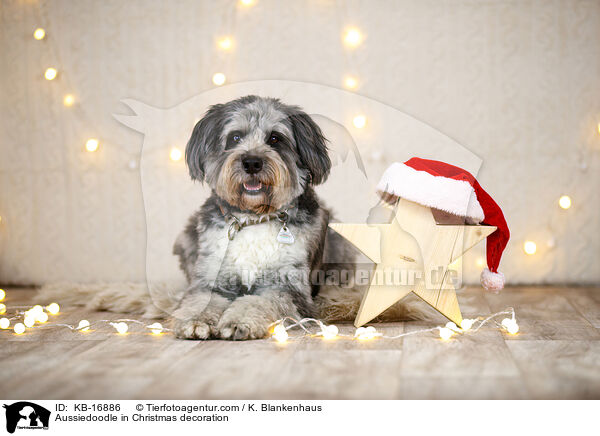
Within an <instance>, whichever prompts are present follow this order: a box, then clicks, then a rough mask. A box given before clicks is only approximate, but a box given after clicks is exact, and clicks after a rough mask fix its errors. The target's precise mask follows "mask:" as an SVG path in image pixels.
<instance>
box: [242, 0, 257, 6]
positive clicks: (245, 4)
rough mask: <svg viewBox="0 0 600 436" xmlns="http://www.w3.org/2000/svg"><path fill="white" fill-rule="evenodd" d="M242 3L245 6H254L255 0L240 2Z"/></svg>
mask: <svg viewBox="0 0 600 436" xmlns="http://www.w3.org/2000/svg"><path fill="white" fill-rule="evenodd" d="M240 3H241V4H243V5H244V6H252V5H253V4H254V0H240Z"/></svg>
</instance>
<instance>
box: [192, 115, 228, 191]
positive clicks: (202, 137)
mask: <svg viewBox="0 0 600 436" xmlns="http://www.w3.org/2000/svg"><path fill="white" fill-rule="evenodd" d="M223 110H224V105H222V104H216V105H214V106H211V107H210V108H209V109H208V111H207V112H206V114H205V115H204V117H203V118H202V119H201V120H200V121H198V123H196V126H195V127H194V131H193V132H192V136H191V137H190V140H189V141H188V143H187V146H186V148H185V161H186V163H187V166H188V170H189V172H190V177H191V178H192V180H199V181H203V180H204V175H205V173H204V162H205V161H206V158H207V156H208V155H209V154H210V153H216V152H217V151H218V150H219V140H220V135H221V132H222V131H223V122H224V119H223V118H224V117H223V116H222V115H223V114H222V112H223Z"/></svg>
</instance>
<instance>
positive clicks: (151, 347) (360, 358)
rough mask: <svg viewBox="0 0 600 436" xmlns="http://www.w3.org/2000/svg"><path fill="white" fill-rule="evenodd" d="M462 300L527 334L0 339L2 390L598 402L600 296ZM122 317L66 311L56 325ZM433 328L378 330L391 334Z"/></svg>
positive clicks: (16, 394) (468, 308) (10, 301)
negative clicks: (507, 315) (513, 316)
mask: <svg viewBox="0 0 600 436" xmlns="http://www.w3.org/2000/svg"><path fill="white" fill-rule="evenodd" d="M6 291H7V298H6V301H5V303H6V304H7V306H9V307H11V306H15V305H23V304H34V303H35V301H33V300H32V296H33V291H32V290H25V289H10V288H9V289H7V290H6ZM459 301H460V304H461V308H462V310H463V315H464V316H465V317H467V318H468V317H473V316H475V315H485V314H489V313H493V312H496V311H500V310H502V309H503V308H505V307H507V306H513V307H514V308H515V310H516V313H517V319H518V322H519V326H520V329H521V331H520V333H519V334H517V335H515V336H508V335H507V334H505V333H502V332H500V331H498V330H496V329H493V328H490V329H485V330H482V331H480V332H479V333H478V334H476V335H473V336H461V337H458V338H456V337H455V338H453V339H452V340H450V341H449V342H442V341H441V340H440V339H439V337H438V336H437V335H436V334H434V333H429V334H424V335H418V336H409V337H406V338H402V339H398V340H393V341H392V340H372V341H368V342H358V341H348V340H342V339H339V340H335V341H327V342H326V341H323V340H322V339H314V338H303V339H300V340H292V341H290V342H289V343H287V344H285V345H278V344H276V343H274V342H273V341H272V340H260V341H250V342H225V341H207V342H195V341H184V340H177V339H174V338H173V337H172V336H171V335H162V336H158V337H157V336H153V335H151V334H148V333H145V334H142V333H140V330H139V329H136V327H135V326H134V325H132V327H131V330H132V332H131V333H130V334H127V335H125V336H118V335H116V334H115V333H114V331H111V327H103V328H102V329H99V330H97V331H94V332H88V333H76V332H71V331H70V330H68V329H65V328H60V327H53V328H51V329H50V328H49V329H35V330H33V329H32V330H29V331H28V332H27V333H25V334H23V335H21V336H16V335H15V334H13V332H12V330H0V344H1V345H0V368H1V373H2V377H1V378H2V389H1V392H2V396H3V398H4V399H17V398H18V399H150V398H160V399H204V398H217V399H245V398H253V399H370V398H378V399H421V398H425V399H441V398H443V399H463V398H465V399H473V398H493V399H520V398H536V399H545V398H562V399H569V398H577V399H589V398H594V399H599V398H600V288H550V287H543V288H535V287H526V288H509V289H505V290H504V291H503V292H502V293H501V294H500V295H484V293H483V292H482V290H481V289H479V288H473V289H466V290H464V291H462V292H460V294H459ZM5 316H6V315H5ZM119 317H122V316H119V315H118V314H112V313H111V314H109V313H89V312H88V313H86V312H83V311H82V310H81V309H77V308H63V311H62V312H61V313H60V314H59V315H57V316H56V317H52V320H51V321H50V322H52V323H58V322H65V323H75V324H77V322H78V321H79V320H80V319H88V320H90V321H92V322H93V321H94V320H99V319H107V318H111V319H116V318H119ZM442 321H443V320H442V319H440V322H442ZM427 325H429V326H431V324H424V323H419V322H405V323H393V324H379V325H377V328H378V329H379V330H381V331H383V332H385V333H386V334H390V335H391V334H397V333H400V332H403V331H410V330H413V329H418V328H422V327H424V326H427ZM340 327H341V331H342V332H348V333H350V332H352V331H353V328H352V326H350V325H346V326H340ZM294 334H298V333H292V335H294Z"/></svg>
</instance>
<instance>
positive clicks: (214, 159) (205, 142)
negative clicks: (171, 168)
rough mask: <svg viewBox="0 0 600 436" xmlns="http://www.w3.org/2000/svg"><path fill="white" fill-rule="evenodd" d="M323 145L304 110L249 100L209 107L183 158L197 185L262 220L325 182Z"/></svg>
mask: <svg viewBox="0 0 600 436" xmlns="http://www.w3.org/2000/svg"><path fill="white" fill-rule="evenodd" d="M325 142H326V139H325V137H324V136H323V133H322V132H321V129H320V128H319V126H318V125H317V124H316V123H315V122H314V121H313V120H312V118H311V117H310V116H308V115H307V114H306V113H304V112H303V111H302V110H300V108H298V107H296V106H288V105H285V104H283V103H281V102H280V101H279V100H277V99H273V98H262V97H257V96H253V95H251V96H247V97H242V98H239V99H237V100H233V101H230V102H229V103H225V104H217V105H214V106H211V107H210V109H209V110H208V112H207V113H206V114H205V115H204V118H202V119H201V120H200V121H198V123H197V124H196V126H195V127H194V131H193V133H192V136H191V138H190V140H189V142H188V144H187V147H186V150H185V157H186V162H187V165H188V168H189V171H190V176H191V177H192V179H193V180H200V181H204V180H205V181H206V182H207V183H208V184H209V186H210V187H211V188H212V189H213V190H214V191H215V192H216V194H217V195H218V196H219V197H220V198H222V199H223V200H225V201H226V202H227V203H229V204H230V205H232V206H235V207H237V208H239V209H241V210H247V211H251V212H254V213H259V214H260V213H268V212H273V211H276V210H278V209H280V208H282V207H283V206H285V205H286V204H288V203H290V202H291V201H292V200H293V199H295V198H296V197H298V196H299V195H300V194H302V192H304V190H305V189H306V188H307V187H308V185H309V184H314V185H316V184H319V183H322V182H324V181H325V179H326V178H327V176H328V175H329V170H330V168H331V160H330V159H329V155H328V153H327V146H326V144H325Z"/></svg>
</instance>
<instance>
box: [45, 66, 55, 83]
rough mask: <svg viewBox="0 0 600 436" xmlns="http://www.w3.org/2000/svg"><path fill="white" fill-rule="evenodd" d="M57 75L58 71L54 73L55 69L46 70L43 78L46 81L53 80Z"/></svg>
mask: <svg viewBox="0 0 600 436" xmlns="http://www.w3.org/2000/svg"><path fill="white" fill-rule="evenodd" d="M57 74H58V71H56V68H47V69H46V72H45V73H44V77H45V78H46V80H54V79H56V75H57Z"/></svg>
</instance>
